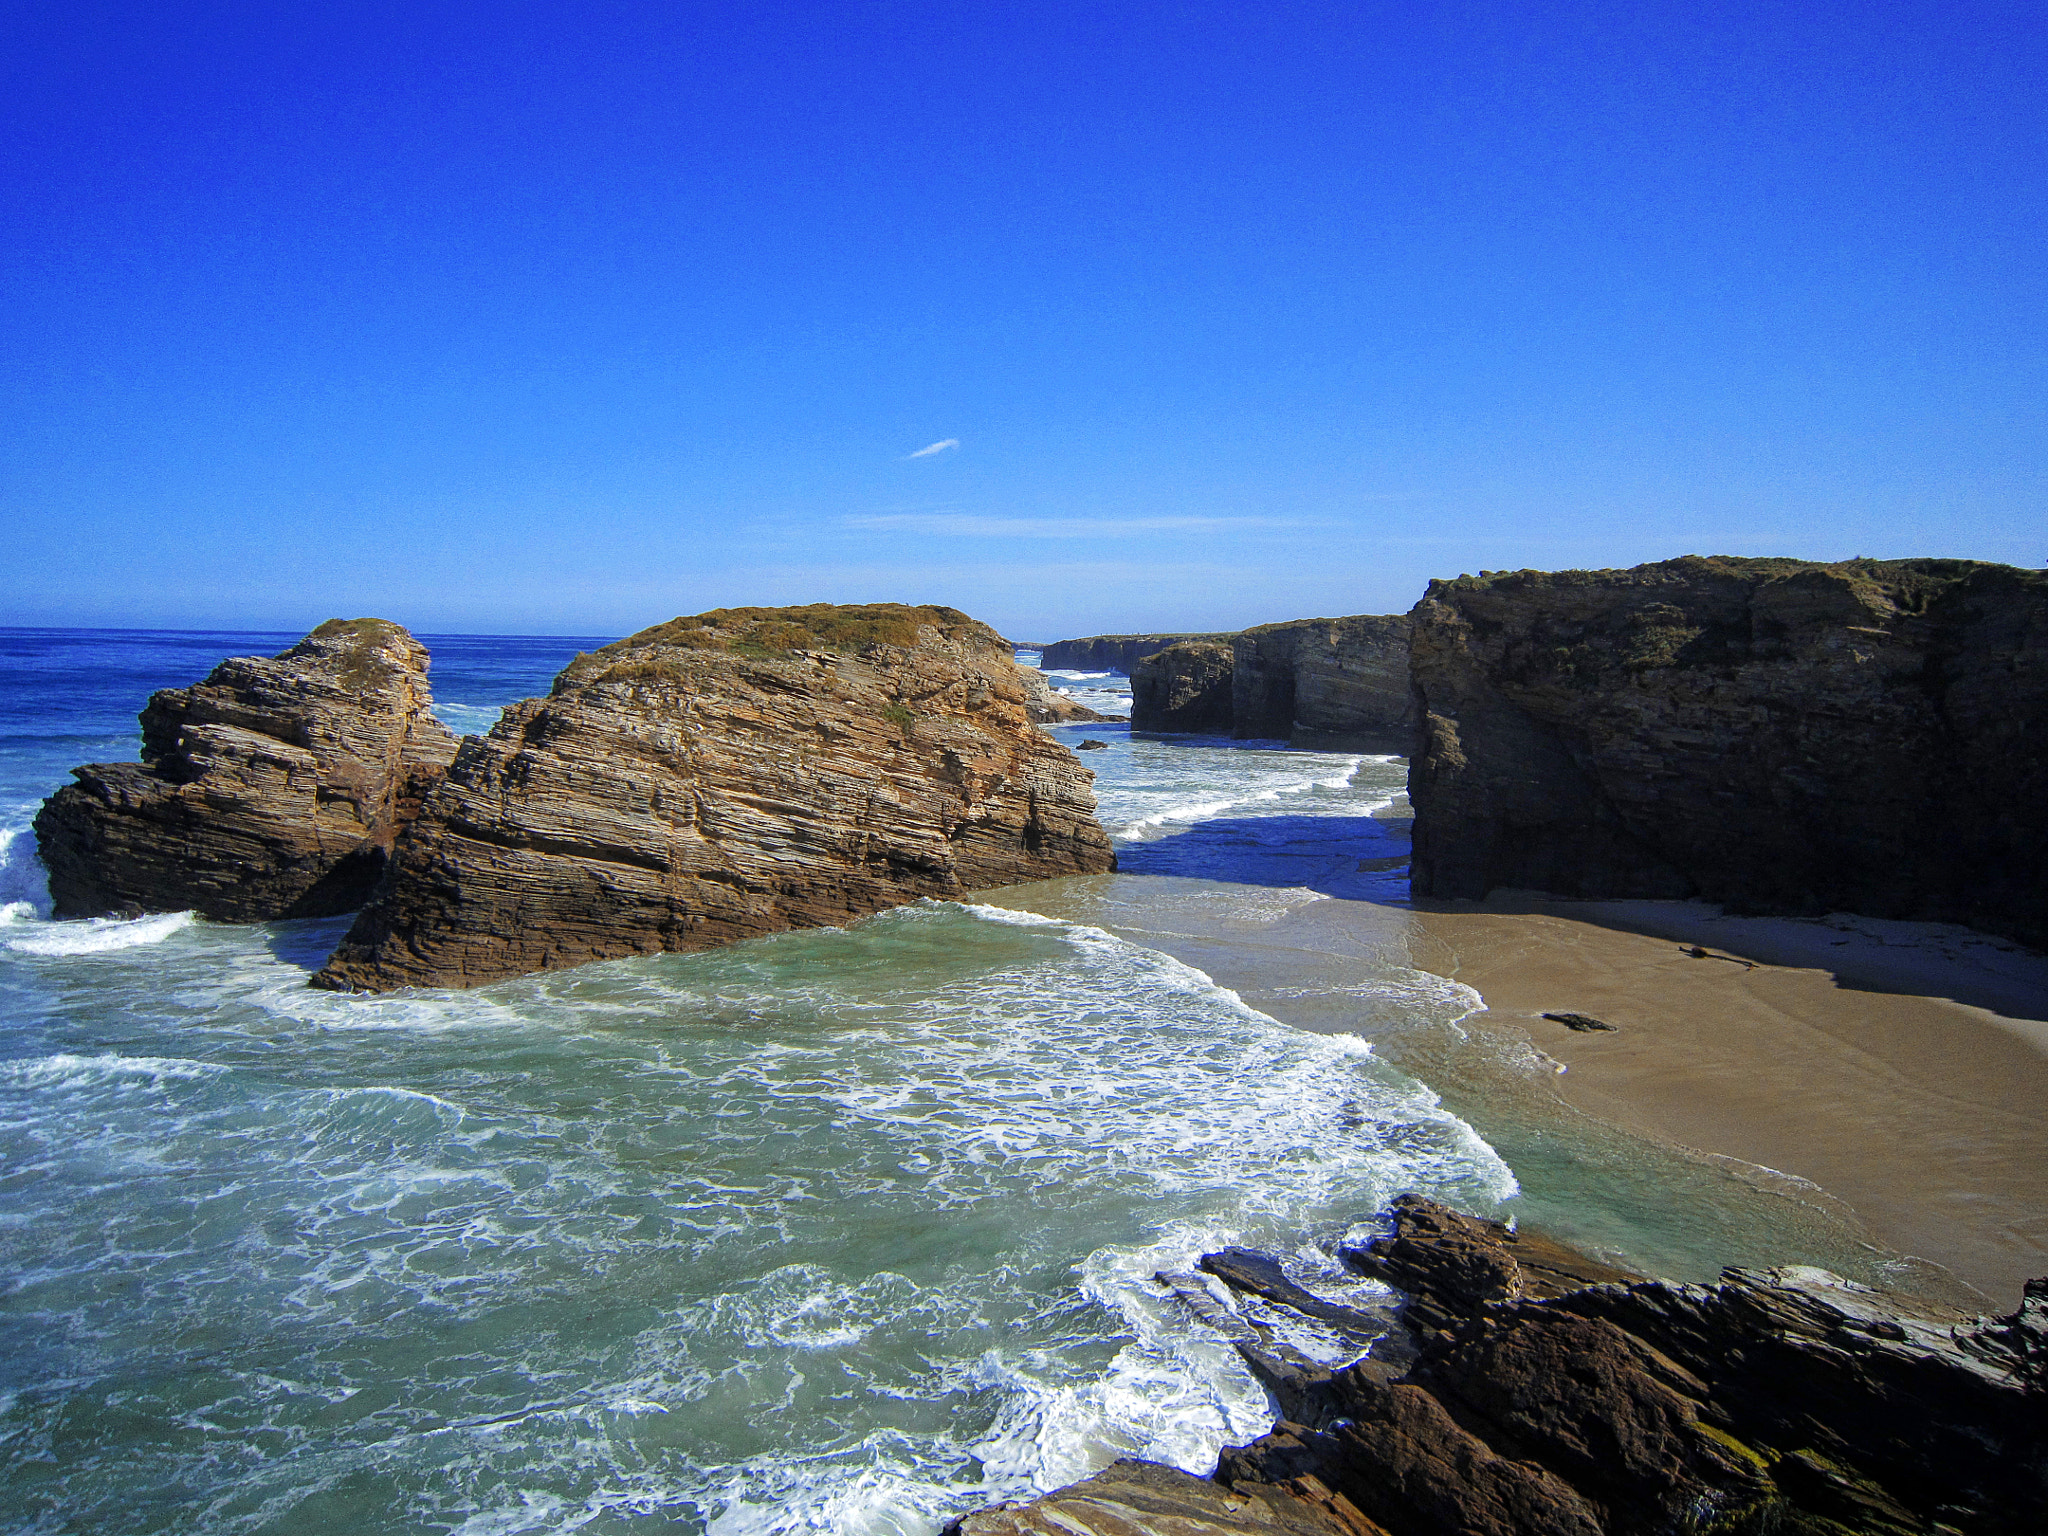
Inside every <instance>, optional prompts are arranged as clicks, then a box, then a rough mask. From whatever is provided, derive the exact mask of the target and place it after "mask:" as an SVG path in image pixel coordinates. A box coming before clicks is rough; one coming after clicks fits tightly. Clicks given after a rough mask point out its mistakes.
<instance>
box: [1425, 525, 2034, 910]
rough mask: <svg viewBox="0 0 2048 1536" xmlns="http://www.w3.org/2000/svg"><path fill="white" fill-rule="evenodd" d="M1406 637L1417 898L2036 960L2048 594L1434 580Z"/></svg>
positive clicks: (1950, 586) (1794, 567) (1840, 581)
mask: <svg viewBox="0 0 2048 1536" xmlns="http://www.w3.org/2000/svg"><path fill="white" fill-rule="evenodd" d="M1412 617H1413V620H1414V639H1413V677H1414V684H1415V690H1416V699H1417V703H1418V707H1419V709H1420V711H1421V718H1420V726H1419V736H1420V741H1419V746H1418V751H1417V755H1416V757H1415V759H1414V767H1413V771H1412V772H1411V774H1410V779H1409V793H1410V797H1411V799H1412V800H1413V801H1414V805H1415V813H1416V820H1415V858H1414V871H1415V876H1414V889H1415V893H1416V894H1417V895H1419V896H1439V897H1446V896H1447V897H1473V898H1477V897H1482V896H1484V895H1485V894H1486V893H1487V892H1488V891H1490V890H1492V889H1494V888H1496V887H1501V886H1508V887H1521V888H1529V889H1536V890H1544V891H1551V892H1555V893H1557V894H1560V895H1567V896H1591V897H1599V896H1605V897H1685V896H1695V897H1702V898H1705V899H1707V900H1711V901H1719V902H1724V903H1728V904H1730V905H1731V906H1734V907H1736V908H1737V909H1739V910H1751V911H1786V912H1807V913H1817V912H1824V911H1829V910H1844V911H1852V912H1862V913H1867V914H1870V915H1872V916H1877V917H1901V918H1926V919H1937V920H1944V921H1950V922H1959V923H1967V924H1970V925H1972V926H1974V927H1979V928H1984V929H1988V930H1990V931H1992V932H1997V933H2005V934H2009V935H2011V936H2012V937H2014V938H2018V939H2021V940H2023V941H2025V942H2027V943H2030V944H2035V945H2044V944H2048V574H2044V573H2041V572H2034V571H2021V570H2015V569H2013V568H2011V567H2008V566H1996V565H1982V564H1977V563H1974V562H1970V561H1960V560H1897V561H1846V562H1843V563H1841V564H1836V565H1812V564H1807V563H1804V562H1800V561H1793V560H1738V559H1725V558H1713V559H1702V558H1697V557H1688V558H1685V559H1682V560H1669V561H1665V562H1663V563H1662V564H1659V565H1647V566H1641V567H1639V568H1637V569H1635V570H1628V571H1563V572H1557V573H1544V572H1533V571H1524V572H1515V573H1511V574H1498V575H1488V576H1480V577H1460V578H1459V579H1458V580H1456V581H1439V582H1433V583H1432V584H1431V585H1430V589H1429V592H1428V594H1427V595H1426V596H1425V597H1424V598H1423V600H1422V601H1421V602H1420V603H1419V604H1417V606H1416V608H1415V611H1414V613H1413V615H1412Z"/></svg>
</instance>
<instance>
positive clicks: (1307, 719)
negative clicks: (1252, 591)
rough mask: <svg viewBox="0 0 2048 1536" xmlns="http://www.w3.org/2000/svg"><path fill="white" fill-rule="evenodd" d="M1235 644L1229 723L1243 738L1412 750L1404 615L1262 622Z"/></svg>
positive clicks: (1335, 747) (1370, 749) (1412, 719)
mask: <svg viewBox="0 0 2048 1536" xmlns="http://www.w3.org/2000/svg"><path fill="white" fill-rule="evenodd" d="M1231 645H1232V651H1233V653H1234V654H1233V661H1232V676H1231V685H1230V694H1231V714H1232V720H1233V724H1232V731H1233V733H1234V734H1235V735H1236V736H1238V737H1239V738H1240V739H1257V738H1268V739H1274V740H1282V741H1286V742H1287V743H1288V744H1289V745H1291V746H1296V747H1322V748H1326V749H1331V750H1336V751H1345V750H1349V751H1359V752H1394V753H1400V754H1406V753H1407V752H1408V751H1410V750H1411V743H1412V739H1413V736H1414V722H1415V716H1414V706H1413V702H1412V700H1411V699H1410V696H1409V689H1408V620H1407V618H1406V616H1404V615H1401V614H1358V615H1356V616H1354V617H1352V618H1348V619H1294V620H1291V621H1290V622H1288V623H1285V624H1262V625H1260V626H1259V627H1258V628H1257V629H1248V630H1246V631H1245V632H1244V633H1243V634H1241V635H1238V636H1237V637H1236V638H1235V639H1234V640H1233V641H1232V642H1231Z"/></svg>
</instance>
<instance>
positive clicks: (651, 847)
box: [314, 604, 1115, 991]
mask: <svg viewBox="0 0 2048 1536" xmlns="http://www.w3.org/2000/svg"><path fill="white" fill-rule="evenodd" d="M1030 697H1031V696H1030V693H1029V690H1028V687H1027V684H1026V681H1025V679H1024V678H1023V676H1022V675H1021V673H1020V671H1019V669H1018V667H1017V666H1016V665H1015V663H1014V662H1013V660H1012V658H1011V652H1010V649H1009V646H1008V645H1007V643H1005V642H1004V641H1003V640H1002V639H1001V637H1000V636H998V635H997V634H996V633H995V631H993V630H991V629H989V628H988V627H987V626H986V625H983V624H978V623H976V622H975V621H974V620H972V619H970V618H968V617H967V616H966V615H964V614H961V613H957V612H955V611H954V610H953V609H950V608H932V607H926V608H908V607H903V606H901V605H898V604H874V605H869V606H865V607H848V608H839V607H831V606H829V605H823V604H820V605H817V606H814V607H809V608H740V609H724V610H720V611H717V612H713V613H707V614H701V615H698V616H696V617H693V618H683V619H676V620H673V621H672V622H670V623H667V624H662V625H658V626H656V627H655V628H653V629H649V630H644V631H642V632H641V633H639V634H637V635H633V636H631V637H629V638H627V639H625V640H621V641H619V642H617V643H616V644H614V645H609V646H606V647H605V648H604V649H603V650H601V651H598V652H596V653H595V654H593V655H588V656H580V657H578V658H577V659H576V660H575V661H574V662H572V663H571V664H570V665H569V666H568V667H567V668H565V669H564V670H563V672H562V674H561V676H560V677H558V678H557V679H556V680H555V685H554V690H553V691H552V692H551V693H550V694H549V695H548V696H547V697H546V698H543V699H528V700H526V701H525V702H523V703H520V704H516V705H514V706H512V707H511V708H510V709H508V710H506V711H505V714H504V716H503V718H502V719H501V720H500V721H499V722H498V724H497V725H496V726H495V727H494V728H493V729H492V730H491V732H490V734H489V735H488V736H484V737H474V736H473V737H470V738H468V739H467V740H465V741H464V743H463V745H462V750H461V752H460V753H459V754H458V755H457V757H456V759H455V762H454V764H453V765H452V766H451V767H450V769H449V771H448V775H447V778H446V779H445V780H444V781H443V782H442V783H441V784H440V785H439V786H438V787H437V788H436V789H435V791H434V793H433V794H432V795H431V796H430V797H429V798H428V800H427V802H426V804H425V806H424V807H423V808H422V811H421V814H420V817H419V819H418V820H417V821H416V822H415V823H414V824H413V825H412V827H411V828H410V829H409V830H408V832H407V834H406V836H405V838H404V839H403V840H402V841H401V842H400V844H399V846H398V848H397V850H396V853H395V855H394V859H393V863H392V867H391V869H390V871H389V872H388V874H387V876H386V878H385V880H384V882H383V884H381V885H380V886H379V887H378V890H377V892H376V895H375V896H374V898H373V899H372V900H371V902H370V904H369V905H368V906H367V907H365V908H364V910H363V912H362V914H361V915H360V916H359V917H358V918H357V920H356V923H355V926H354V927H353V928H351V929H350V930H349V933H348V936H347V938H346V939H345V940H344V941H343V943H342V945H341V947H340V948H339V949H337V950H336V951H335V953H334V956H333V958H332V959H330V960H329V962H328V964H327V966H326V968H325V969H323V970H322V971H321V972H320V973H319V974H318V975H317V976H316V977H315V978H314V981H315V984H316V985H320V986H326V987H334V988H366V989H370V990H374V991H383V990H388V989H390V988H393V987H400V986H406V985H423V986H473V985H476V984H478V983H481V982H486V981H493V980H497V979H499V978H502V977H507V976H517V975H521V974H524V973H526V972H529V971H540V970H552V969H557V968H560V967H563V966H572V965H580V964H583V963H584V962H586V961H591V960H602V959H607V958H613V957H617V956H622V955H642V954H653V953H658V952H660V951H663V950H687V949H704V948H708V947H710V946H713V945H717V944H724V943H728V942H730V941H732V940H734V939H742V938H749V937H752V936H754V935H758V934H764V933H774V932H778V931H780V930H783V929H787V928H802V927H816V926H822V925H827V924H836V923H844V922H848V921H851V920H852V919H854V918H857V917H861V916H864V915H866V914H868V913H871V912H876V911H879V910H881V909H882V908H885V907H891V906H896V905H898V904H900V903H903V902H906V901H914V900H916V899H918V898H919V897H926V896H931V897H957V896H961V895H963V894H965V893H967V892H970V891H976V890H985V889H988V888H990V887H993V886H999V885H1010V884H1014V883H1016V882H1019V881H1025V880H1042V879H1047V878H1050V877H1052V876H1055V875H1068V874H1085V873H1093V872H1097V871H1102V870H1108V869H1112V868H1114V867H1115V858H1114V856H1113V855H1112V854H1111V852H1110V847H1109V839H1108V837H1107V836H1106V835H1105V834H1104V832H1103V830H1102V828H1101V826H1100V825H1099V824H1098V823H1097V821H1096V820H1095V815H1094V809H1095V803H1094V795H1093V792H1092V791H1091V789H1090V787H1089V780H1090V778H1091V777H1092V775H1090V774H1089V772H1088V771H1087V770H1086V769H1085V768H1083V767H1081V766H1080V763H1079V761H1078V760H1077V759H1076V758H1075V757H1074V755H1073V754H1072V753H1070V752H1069V751H1068V750H1067V749H1066V748H1065V747H1063V746H1060V745H1059V744H1058V743H1057V742H1055V741H1053V740H1052V739H1051V738H1050V737H1048V736H1047V735H1046V734H1045V733H1044V732H1042V731H1040V730H1038V729H1036V728H1035V727H1034V726H1033V725H1032V724H1031V723H1030V721H1029V719H1028V705H1029V701H1030Z"/></svg>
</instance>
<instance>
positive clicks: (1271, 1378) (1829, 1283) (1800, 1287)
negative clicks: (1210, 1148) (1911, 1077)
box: [953, 1196, 2048, 1536]
mask: <svg viewBox="0 0 2048 1536" xmlns="http://www.w3.org/2000/svg"><path fill="white" fill-rule="evenodd" d="M1393 1216H1394V1230H1393V1231H1392V1232H1391V1233H1390V1234H1388V1235H1387V1236H1386V1237H1383V1238H1381V1239H1378V1240H1376V1241H1375V1242H1374V1243H1373V1244H1371V1245H1370V1246H1369V1247H1368V1248H1367V1249H1366V1250H1364V1251H1363V1252H1361V1253H1360V1254H1359V1255H1358V1259H1359V1262H1360V1263H1361V1264H1362V1265H1363V1266H1364V1267H1367V1268H1370V1269H1373V1270H1375V1272H1377V1273H1379V1274H1381V1275H1382V1276H1384V1277H1386V1278H1388V1279H1389V1280H1392V1281H1395V1282H1397V1283H1399V1284H1401V1285H1403V1286H1405V1287H1407V1288H1408V1300H1407V1302H1406V1304H1405V1306H1404V1307H1403V1310H1402V1316H1403V1319H1404V1321H1405V1322H1406V1324H1407V1325H1408V1331H1409V1335H1410V1340H1409V1343H1410V1348H1409V1350H1408V1351H1407V1352H1405V1353H1404V1355H1403V1360H1404V1363H1405V1369H1401V1368H1400V1367H1398V1366H1396V1365H1394V1364H1391V1363H1388V1362H1386V1361H1383V1360H1382V1359H1379V1358H1375V1357H1376V1356H1379V1355H1380V1354H1382V1353H1384V1352H1383V1351H1382V1350H1379V1349H1375V1351H1374V1357H1368V1358H1366V1359H1364V1360H1361V1361H1359V1362H1358V1363H1356V1364H1354V1365H1349V1366H1346V1367H1344V1368H1342V1369H1340V1370H1334V1371H1332V1370H1327V1369H1324V1368H1322V1367H1320V1366H1317V1365H1315V1364H1314V1363H1313V1362H1310V1361H1308V1360H1306V1359H1305V1358H1304V1357H1302V1356H1300V1355H1298V1354H1294V1353H1293V1352H1291V1351H1289V1350H1287V1349H1285V1348H1284V1346H1275V1345H1270V1344H1266V1343H1262V1342H1251V1341H1247V1340H1244V1339H1239V1340H1238V1342H1237V1348H1238V1350H1239V1352H1240V1353H1241V1354H1242V1355H1243V1356H1244V1358H1245V1360H1246V1363H1247V1364H1248V1365H1249V1366H1250V1367H1251V1368H1252V1370H1253V1371H1254V1373H1255V1374H1257V1375H1258V1376H1260V1377H1261V1378H1262V1379H1263V1380H1264V1381H1265V1382H1266V1384H1267V1386H1268V1388H1269V1390H1270V1391H1271V1392H1272V1393H1273V1396H1274V1398H1275V1401H1276V1402H1277V1404H1278V1406H1279V1408H1280V1411H1281V1414H1282V1418H1281V1421H1280V1422H1279V1423H1278V1424H1277V1425H1276V1426H1275V1428H1274V1430H1273V1432H1272V1433H1271V1434H1268V1435H1266V1436H1264V1437H1262V1438H1261V1439H1259V1440H1256V1441H1254V1442H1253V1443H1252V1444H1250V1445H1248V1446H1243V1447H1240V1448H1235V1449H1230V1450H1226V1451H1225V1452H1224V1453H1223V1456H1222V1458H1221V1461H1220V1463H1219V1465H1218V1467H1217V1469H1216V1472H1215V1475H1214V1477H1213V1478H1211V1479H1208V1480H1206V1481H1208V1482H1209V1484H1210V1485H1211V1486H1210V1488H1209V1489H1202V1488H1200V1487H1199V1486H1198V1485H1199V1484H1201V1483H1202V1482H1203V1481H1204V1480H1203V1479H1199V1478H1195V1477H1192V1476H1190V1475H1188V1474H1186V1473H1170V1472H1166V1471H1165V1469H1142V1464H1136V1463H1129V1462H1124V1463H1119V1464H1118V1465H1117V1466H1115V1467H1112V1468H1111V1469H1110V1470H1109V1471H1108V1472H1105V1473H1103V1474H1100V1475H1099V1476H1097V1477H1095V1478H1091V1479H1089V1480H1088V1481H1087V1482H1083V1483H1079V1484H1076V1485H1074V1486H1073V1487H1071V1488H1066V1489H1062V1490H1060V1491H1059V1492H1057V1493H1054V1494H1051V1495H1047V1496H1046V1497H1045V1498H1043V1499H1038V1500H1033V1501H1030V1502H1027V1503H1022V1504H1018V1505H1013V1506H1010V1507H1007V1508H1004V1509H1000V1510H989V1511H983V1512H980V1513H978V1514H974V1515H969V1516H967V1517H965V1518H964V1519H962V1520H960V1521H958V1522H956V1523H955V1526H954V1528H953V1529H954V1530H955V1531H957V1532H960V1533H961V1536H1040V1533H1044V1536H1051V1533H1053V1532H1061V1533H1065V1536H1072V1533H1073V1532H1076V1531H1081V1530H1087V1531H1102V1532H1109V1531H1115V1532H1119V1533H1123V1536H1142V1533H1159V1536H1166V1533H1168V1532H1171V1533H1173V1536H1208V1533H1221V1532H1240V1531H1272V1532H1317V1533H1324V1532H1327V1533H1343V1536H1361V1533H1364V1536H1373V1533H1383V1536H1666V1533H1670V1532H1678V1531H1684V1532H1693V1533H1698V1536H1708V1533H1728V1536H1737V1533H1754V1536H1761V1533H1766V1532H1771V1533H1781V1536H1846V1533H1857V1536H1909V1533H1912V1536H1924V1533H1929V1532H1949V1533H1955V1536H2019V1533H2022V1532H2034V1531H2039V1530H2041V1529H2044V1528H2048V1280H2037V1281H2034V1282H2032V1283H2030V1284H2029V1286H2028V1287H2027V1295H2026V1298H2025V1300H2024V1301H2023V1303H2022V1304H2021V1306H2020V1308H2019V1309H2018V1310H2017V1311H2016V1312H2014V1313H2012V1314H2011V1315H2009V1316H2006V1317H2000V1318H1989V1319H1986V1318H1975V1319H1972V1318H1965V1317H1962V1316H1960V1315H1956V1314H1949V1313H1945V1312H1942V1311H1940V1310H1938V1309H1933V1308H1929V1307H1927V1306H1924V1305H1921V1304H1918V1303H1914V1302H1910V1301H1907V1300H1904V1299H1902V1298H1899V1297H1893V1296H1888V1295H1885V1294H1883V1293H1880V1292H1876V1291H1872V1290H1869V1289H1867V1288H1865V1287H1862V1286H1858V1285H1853V1284H1851V1283H1849V1282H1847V1281H1844V1280H1841V1279H1839V1278H1837V1277H1835V1276H1833V1275H1829V1274H1827V1273H1825V1272H1824V1271H1820V1270H1812V1269H1797V1268H1794V1269H1773V1270H1729V1271H1727V1272H1726V1273H1725V1274H1724V1276H1723V1279H1722V1283H1720V1284H1719V1285H1711V1286H1700V1285H1675V1284H1670V1283H1667V1282H1661V1281H1630V1280H1625V1279H1608V1280H1598V1279H1597V1275H1598V1270H1597V1267H1596V1268H1595V1270H1594V1271H1593V1274H1594V1276H1595V1278H1596V1283H1593V1284H1583V1283H1580V1275H1579V1274H1577V1273H1574V1271H1575V1270H1580V1269H1582V1268H1583V1266H1582V1265H1581V1264H1578V1263H1576V1262H1575V1261H1572V1260H1570V1259H1569V1257H1568V1256H1567V1257H1566V1258H1564V1259H1562V1260H1560V1259H1559V1257H1558V1254H1559V1252H1560V1251H1559V1250H1556V1249H1555V1248H1554V1247H1551V1248H1543V1247H1536V1248H1531V1247H1526V1246H1524V1244H1523V1243H1522V1242H1521V1241H1518V1240H1517V1239H1516V1238H1514V1237H1513V1235H1512V1234H1509V1233H1507V1232H1505V1231H1504V1230H1503V1229H1501V1228H1500V1227H1498V1226H1497V1225H1495V1224H1493V1223H1490V1222H1485V1221H1480V1220H1477V1219H1475V1218H1471V1217H1467V1216H1464V1215H1462V1214H1461V1213H1458V1212H1455V1211H1450V1210H1448V1209H1446V1208H1445V1207H1443V1206H1440V1205H1437V1204H1435V1203H1434V1202H1431V1201H1427V1200H1423V1199H1420V1198H1419V1197H1414V1196H1409V1197H1404V1198H1403V1199H1402V1200H1400V1201H1398V1202H1396V1205H1395V1208H1394V1212H1393ZM1529 1258H1535V1259H1536V1263H1535V1264H1533V1265H1525V1262H1524V1261H1525V1259H1529ZM1212 1259H1214V1260H1220V1261H1223V1262H1215V1263H1212V1262H1210V1261H1205V1263H1204V1267H1205V1268H1208V1269H1210V1270H1211V1272H1212V1273H1215V1274H1216V1275H1217V1276H1218V1277H1219V1278H1220V1279H1222V1280H1223V1281H1224V1282H1225V1283H1226V1284H1228V1285H1231V1286H1232V1287H1234V1288H1249V1289H1253V1290H1254V1291H1255V1293H1256V1294H1259V1295H1260V1296H1261V1297H1262V1298H1263V1299H1264V1300H1265V1301H1266V1302H1267V1303H1269V1304H1271V1303H1274V1302H1276V1301H1277V1302H1278V1303H1279V1304H1281V1305H1287V1304H1288V1302H1287V1299H1286V1298H1285V1297H1284V1296H1275V1295H1274V1294H1273V1293H1272V1289H1271V1287H1269V1286H1266V1287H1261V1283H1260V1277H1261V1273H1262V1271H1261V1270H1260V1268H1259V1266H1257V1265H1256V1264H1247V1263H1245V1262H1244V1261H1243V1260H1242V1259H1241V1258H1240V1259H1235V1260H1233V1259H1231V1257H1230V1256H1227V1255H1215V1256H1212ZM1276 1267H1277V1266H1276ZM1165 1278H1167V1277H1162V1279H1165Z"/></svg>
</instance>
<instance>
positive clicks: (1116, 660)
mask: <svg viewBox="0 0 2048 1536" xmlns="http://www.w3.org/2000/svg"><path fill="white" fill-rule="evenodd" d="M1231 638H1232V637H1231V636H1230V635H1229V634H1214V635H1206V634H1205V635H1088V636H1085V637H1084V638H1082V639H1079V640H1055V641H1054V642H1053V643H1052V644H1051V645H1048V646H1047V647H1045V649H1044V650H1043V651H1041V652H1040V653H1039V662H1038V664H1039V665H1040V666H1041V667H1044V668H1045V669H1046V671H1048V672H1051V671H1054V670H1055V669H1057V670H1062V671H1070V672H1121V673H1123V674H1124V676H1126V677H1133V676H1136V668H1137V665H1138V663H1139V662H1141V661H1143V660H1144V659H1145V658H1146V657H1147V656H1150V655H1153V654H1154V653H1155V652H1158V651H1163V650H1165V649H1166V648H1167V647H1168V646H1169V645H1180V644H1182V643H1183V642H1185V641H1189V640H1218V641H1221V642H1223V643H1224V644H1225V645H1228V644H1229V643H1230V640H1231Z"/></svg>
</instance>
